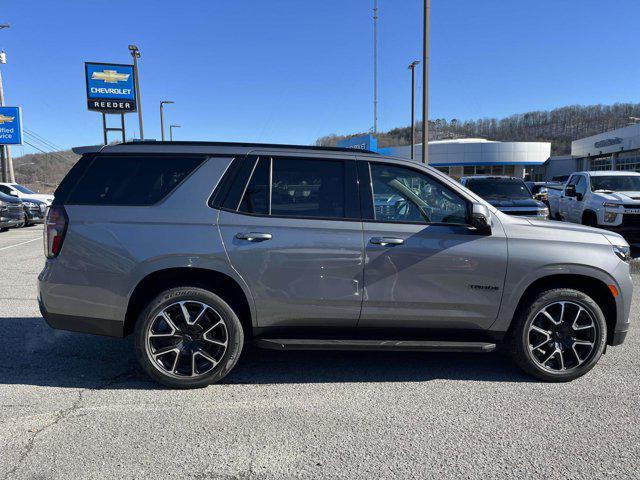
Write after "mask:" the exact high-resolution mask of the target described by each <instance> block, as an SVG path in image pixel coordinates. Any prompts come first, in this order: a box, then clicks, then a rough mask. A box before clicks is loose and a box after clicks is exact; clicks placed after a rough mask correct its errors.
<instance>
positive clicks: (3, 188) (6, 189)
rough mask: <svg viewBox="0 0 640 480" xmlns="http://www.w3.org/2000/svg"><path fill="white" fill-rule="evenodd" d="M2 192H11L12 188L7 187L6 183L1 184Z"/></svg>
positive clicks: (0, 190)
mask: <svg viewBox="0 0 640 480" xmlns="http://www.w3.org/2000/svg"><path fill="white" fill-rule="evenodd" d="M0 192H2V193H9V192H11V188H9V187H7V186H6V185H0Z"/></svg>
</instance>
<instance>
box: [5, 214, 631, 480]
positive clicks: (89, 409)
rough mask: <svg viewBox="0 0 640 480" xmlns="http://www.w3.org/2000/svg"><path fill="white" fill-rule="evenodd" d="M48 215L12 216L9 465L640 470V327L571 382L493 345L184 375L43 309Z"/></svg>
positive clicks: (116, 471)
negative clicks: (535, 371)
mask: <svg viewBox="0 0 640 480" xmlns="http://www.w3.org/2000/svg"><path fill="white" fill-rule="evenodd" d="M41 231H42V230H41V227H32V228H28V229H21V230H16V231H10V232H7V233H4V234H0V267H1V271H2V275H1V277H0V278H1V282H0V407H1V408H0V478H7V479H14V478H114V477H118V478H142V477H155V478H158V477H160V478H162V477H167V476H169V475H174V476H177V477H182V478H197V479H205V478H254V477H255V478H292V477H304V478H409V477H412V478H425V477H426V478H439V477H443V476H455V477H464V478H471V479H475V478H478V479H479V478H518V477H526V478H534V477H535V478H565V477H573V478H605V477H606V478H638V477H639V473H638V470H637V468H638V466H637V465H638V461H639V460H640V393H639V392H640V378H639V375H640V331H639V330H638V329H637V328H633V329H632V331H631V332H630V334H629V336H628V337H627V342H626V343H625V344H624V345H623V346H622V347H618V348H615V349H610V350H609V351H608V352H607V354H606V355H605V356H604V357H603V359H602V360H601V361H600V363H599V364H598V365H597V366H596V368H595V369H594V370H593V371H592V372H590V373H589V374H588V375H587V376H586V377H583V378H582V379H579V380H577V381H575V382H573V383H570V384H562V385H552V384H544V383H539V382H537V381H533V380H532V379H531V378H529V377H527V376H525V375H524V374H522V373H520V371H519V370H518V369H517V368H516V367H515V366H514V365H512V364H511V363H510V362H509V361H508V360H506V359H504V358H502V357H501V356H500V355H497V354H427V353H424V354H418V353H363V352H353V353H351V352H345V353H335V352H333V353H331V352H300V353H298V352H294V353H292V352H272V351H261V350H254V349H248V350H246V351H245V353H244V355H243V357H242V359H241V361H240V363H239V364H238V366H237V368H236V369H235V370H234V371H233V372H232V373H231V374H230V375H229V376H228V377H227V378H226V379H225V381H224V383H222V384H219V385H214V386H211V387H209V388H206V389H201V390H195V391H173V390H167V389H164V388H161V387H159V386H158V385H156V384H154V383H152V382H151V381H149V380H148V379H147V378H146V377H145V376H144V375H143V374H142V373H140V372H139V371H138V369H137V367H136V363H135V359H134V355H133V351H132V342H131V340H130V339H126V340H118V339H109V338H101V337H94V336H89V335H81V334H74V333H67V332H60V331H54V330H52V329H50V328H49V327H48V326H47V325H46V324H45V323H44V321H43V320H42V318H41V317H40V314H39V312H38V308H37V305H36V301H35V297H36V276H37V274H38V273H39V271H40V269H41V268H42V265H43V261H44V259H43V254H42V245H41ZM636 278H637V277H636ZM638 280H640V278H639V279H638ZM638 293H640V292H637V293H636V301H635V302H634V306H633V311H632V315H633V317H634V318H637V316H638V308H639V305H638V299H639V298H640V295H638Z"/></svg>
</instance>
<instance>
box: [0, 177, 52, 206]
mask: <svg viewBox="0 0 640 480" xmlns="http://www.w3.org/2000/svg"><path fill="white" fill-rule="evenodd" d="M0 192H2V193H5V194H7V195H11V196H12V197H18V198H19V199H21V200H24V201H27V202H28V201H34V200H39V201H40V202H44V203H46V204H47V206H49V205H51V202H53V195H47V194H44V193H36V192H33V191H31V190H29V189H28V188H27V187H25V186H24V185H20V184H18V183H0Z"/></svg>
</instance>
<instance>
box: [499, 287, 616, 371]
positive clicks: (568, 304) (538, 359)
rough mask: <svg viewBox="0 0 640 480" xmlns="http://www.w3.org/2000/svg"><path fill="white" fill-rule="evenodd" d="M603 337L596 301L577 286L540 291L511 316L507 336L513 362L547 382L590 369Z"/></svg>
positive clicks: (602, 347) (601, 348)
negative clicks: (515, 315) (511, 321)
mask: <svg viewBox="0 0 640 480" xmlns="http://www.w3.org/2000/svg"><path fill="white" fill-rule="evenodd" d="M606 340H607V323H606V321H605V318H604V314H603V313H602V310H601V309H600V307H599V306H598V304H597V303H596V302H595V301H594V300H593V299H592V298H591V297H589V296H588V295H586V294H585V293H583V292H580V291H578V290H573V289H568V288H558V289H553V290H547V291H544V292H541V293H540V294H538V295H537V297H536V298H535V299H534V300H533V301H532V302H531V303H530V304H529V305H528V306H527V307H525V308H524V309H522V310H521V312H520V314H519V315H518V316H517V317H516V318H515V319H514V324H513V326H512V329H511V332H510V336H509V339H508V342H509V349H510V351H511V354H512V356H513V358H514V360H515V362H516V363H517V364H518V365H519V366H520V367H521V368H522V369H523V370H524V371H526V372H527V373H529V374H531V375H533V376H534V377H537V378H539V379H541V380H545V381H550V382H568V381H571V380H574V379H576V378H578V377H581V376H582V375H584V374H585V373H587V372H588V371H589V370H591V369H592V368H593V367H594V366H595V364H596V363H597V362H598V360H599V359H600V356H601V355H602V352H603V351H604V347H605V344H606Z"/></svg>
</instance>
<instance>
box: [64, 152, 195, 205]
mask: <svg viewBox="0 0 640 480" xmlns="http://www.w3.org/2000/svg"><path fill="white" fill-rule="evenodd" d="M203 160H204V158H203V157H165V156H151V155H149V156H120V155H117V156H116V155H101V156H98V157H96V158H95V160H94V161H93V162H92V163H91V164H90V165H89V166H88V167H87V168H86V171H84V174H83V175H82V176H81V177H80V179H79V181H78V182H77V183H76V185H75V186H74V187H73V188H72V189H71V192H70V194H69V196H68V198H67V200H66V202H67V203H70V204H76V205H152V204H154V203H156V202H159V201H160V200H162V199H163V198H164V197H165V196H166V195H168V194H169V192H171V191H172V190H173V189H174V188H175V187H176V186H177V185H178V184H179V183H180V182H181V181H182V180H184V179H185V177H186V176H187V175H189V174H190V173H191V172H192V171H193V170H194V169H195V168H196V167H197V166H198V165H199V164H200V163H202V161H203Z"/></svg>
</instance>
